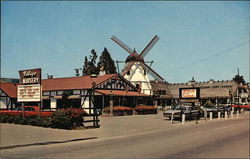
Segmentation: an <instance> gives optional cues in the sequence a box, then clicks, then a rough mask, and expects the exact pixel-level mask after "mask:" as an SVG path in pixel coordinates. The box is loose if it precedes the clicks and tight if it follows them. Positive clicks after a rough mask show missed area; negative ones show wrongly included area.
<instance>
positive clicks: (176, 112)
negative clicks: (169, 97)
mask: <svg viewBox="0 0 250 159" xmlns="http://www.w3.org/2000/svg"><path fill="white" fill-rule="evenodd" d="M182 114H185V118H186V119H190V120H192V119H199V118H200V110H198V109H197V108H195V107H192V106H175V107H174V108H173V109H171V110H166V111H164V112H163V115H164V117H167V118H169V119H171V117H172V116H173V119H181V117H182Z"/></svg>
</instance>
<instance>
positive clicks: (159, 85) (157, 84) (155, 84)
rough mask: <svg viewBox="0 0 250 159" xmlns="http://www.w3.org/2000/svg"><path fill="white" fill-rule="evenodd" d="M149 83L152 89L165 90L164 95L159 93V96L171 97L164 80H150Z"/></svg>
mask: <svg viewBox="0 0 250 159" xmlns="http://www.w3.org/2000/svg"><path fill="white" fill-rule="evenodd" d="M150 84H151V86H152V90H153V91H157V90H166V95H160V98H166V99H171V98H173V95H172V93H171V91H170V89H169V87H168V85H167V83H166V82H156V81H150Z"/></svg>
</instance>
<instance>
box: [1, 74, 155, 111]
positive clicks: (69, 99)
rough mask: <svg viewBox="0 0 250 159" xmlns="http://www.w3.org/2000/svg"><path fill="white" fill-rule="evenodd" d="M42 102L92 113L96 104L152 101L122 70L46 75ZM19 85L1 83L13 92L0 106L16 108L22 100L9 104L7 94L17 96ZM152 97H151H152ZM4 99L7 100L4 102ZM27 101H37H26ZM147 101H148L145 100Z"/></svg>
mask: <svg viewBox="0 0 250 159" xmlns="http://www.w3.org/2000/svg"><path fill="white" fill-rule="evenodd" d="M41 83H42V84H41V86H42V97H41V98H42V102H41V107H42V108H43V109H61V108H68V107H74V108H84V109H85V110H86V111H87V112H88V113H93V112H91V111H93V108H94V107H95V108H97V109H103V108H104V107H106V106H110V102H112V105H113V106H130V107H133V106H136V105H138V104H143V103H144V102H147V101H150V99H151V97H150V96H148V95H146V94H143V93H140V91H138V89H137V88H136V87H135V86H134V85H133V84H131V83H130V82H129V81H127V80H126V79H125V78H124V77H122V76H121V75H119V74H106V75H102V76H95V77H92V76H80V77H67V78H51V79H43V80H42V82H41ZM5 85H12V86H13V87H11V88H7V89H6V87H3V86H5ZM17 85H18V84H13V83H12V84H11V83H9V84H7V83H1V87H0V90H1V91H2V92H6V90H8V91H9V92H12V93H11V94H10V93H4V94H3V93H2V94H1V98H0V100H1V109H14V108H15V107H16V106H17V105H20V103H18V102H16V103H14V104H12V106H10V105H9V104H7V102H5V101H6V100H5V99H4V98H8V99H13V100H14V101H16V100H17ZM6 96H7V97H6ZM151 100H152V99H151ZM3 103H5V104H3ZM24 104H25V105H36V104H38V103H34V102H26V103H24ZM146 104H147V103H146Z"/></svg>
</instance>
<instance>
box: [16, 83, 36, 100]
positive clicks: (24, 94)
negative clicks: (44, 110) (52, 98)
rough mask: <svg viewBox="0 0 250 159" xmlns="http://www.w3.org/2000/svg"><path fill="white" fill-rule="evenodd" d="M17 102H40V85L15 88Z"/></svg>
mask: <svg viewBox="0 0 250 159" xmlns="http://www.w3.org/2000/svg"><path fill="white" fill-rule="evenodd" d="M17 101H18V102H39V101H41V86H40V84H31V85H18V87H17Z"/></svg>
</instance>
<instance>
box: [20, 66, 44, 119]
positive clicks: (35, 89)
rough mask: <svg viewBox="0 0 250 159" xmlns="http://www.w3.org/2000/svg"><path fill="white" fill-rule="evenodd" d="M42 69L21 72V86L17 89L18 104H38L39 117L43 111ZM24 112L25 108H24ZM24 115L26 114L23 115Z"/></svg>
mask: <svg viewBox="0 0 250 159" xmlns="http://www.w3.org/2000/svg"><path fill="white" fill-rule="evenodd" d="M41 74H42V73H41V69H40V68H37V69H30V70H21V71H19V75H20V85H18V87H17V101H18V102H22V105H24V104H23V102H38V107H39V109H38V117H39V118H40V109H41V94H42V93H41V92H42V90H41ZM23 111H24V107H23ZM23 114H24V113H23Z"/></svg>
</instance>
